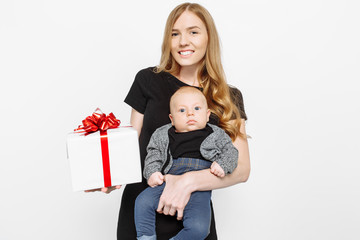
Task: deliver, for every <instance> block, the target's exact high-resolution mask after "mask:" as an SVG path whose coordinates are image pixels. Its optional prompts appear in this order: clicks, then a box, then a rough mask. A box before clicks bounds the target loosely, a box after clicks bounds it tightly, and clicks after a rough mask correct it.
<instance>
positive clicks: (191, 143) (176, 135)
mask: <svg viewBox="0 0 360 240" xmlns="http://www.w3.org/2000/svg"><path fill="white" fill-rule="evenodd" d="M212 132H214V131H213V130H212V128H211V127H210V126H209V125H206V126H205V128H202V129H198V130H195V131H190V132H175V127H171V128H170V129H169V147H170V153H171V156H172V157H173V159H176V158H179V157H186V158H197V159H203V160H206V159H205V158H204V157H203V156H202V155H201V152H200V146H201V143H202V142H203V141H204V140H205V138H206V137H207V136H209V135H210V134H211V133H212Z"/></svg>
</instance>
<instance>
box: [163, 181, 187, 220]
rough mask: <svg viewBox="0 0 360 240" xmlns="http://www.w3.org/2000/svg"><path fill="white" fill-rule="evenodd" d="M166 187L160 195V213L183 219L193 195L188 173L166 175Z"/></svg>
mask: <svg viewBox="0 0 360 240" xmlns="http://www.w3.org/2000/svg"><path fill="white" fill-rule="evenodd" d="M165 182H166V185H165V188H164V190H163V193H162V194H161V196H160V200H159V205H158V209H157V210H156V211H157V212H158V213H163V214H165V215H171V216H174V215H175V214H176V213H177V219H178V220H181V219H182V217H183V212H184V209H185V206H186V204H187V203H188V202H189V199H190V196H191V193H192V191H191V189H190V182H189V181H188V178H187V175H186V174H183V175H170V174H167V175H165Z"/></svg>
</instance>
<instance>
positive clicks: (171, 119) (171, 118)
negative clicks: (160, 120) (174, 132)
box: [169, 113, 174, 126]
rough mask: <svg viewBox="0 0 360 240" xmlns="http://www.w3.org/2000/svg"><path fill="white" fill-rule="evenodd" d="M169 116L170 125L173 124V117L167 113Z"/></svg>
mask: <svg viewBox="0 0 360 240" xmlns="http://www.w3.org/2000/svg"><path fill="white" fill-rule="evenodd" d="M169 118H170V121H171V125H173V126H174V120H173V117H172V116H171V113H170V114H169Z"/></svg>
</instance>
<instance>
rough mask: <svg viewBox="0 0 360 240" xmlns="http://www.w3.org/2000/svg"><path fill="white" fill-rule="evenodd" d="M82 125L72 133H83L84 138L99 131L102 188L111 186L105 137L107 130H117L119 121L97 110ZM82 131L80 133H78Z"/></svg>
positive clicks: (112, 115) (113, 116) (107, 146)
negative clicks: (102, 176) (102, 174)
mask: <svg viewBox="0 0 360 240" xmlns="http://www.w3.org/2000/svg"><path fill="white" fill-rule="evenodd" d="M82 123H83V125H82V126H81V125H80V126H79V127H78V128H77V129H75V130H74V131H77V132H85V136H86V135H88V134H90V133H93V132H96V131H98V130H100V143H101V155H102V162H103V173H104V187H110V186H111V175H110V158H109V144H108V137H107V129H110V128H117V127H118V126H120V120H118V119H116V117H115V115H114V114H113V113H110V114H109V115H107V116H106V115H105V114H104V113H103V112H102V111H101V110H100V109H99V108H97V109H96V110H95V112H94V113H93V114H92V115H91V116H88V117H86V118H85V119H84V120H83V121H82ZM79 130H82V131H79Z"/></svg>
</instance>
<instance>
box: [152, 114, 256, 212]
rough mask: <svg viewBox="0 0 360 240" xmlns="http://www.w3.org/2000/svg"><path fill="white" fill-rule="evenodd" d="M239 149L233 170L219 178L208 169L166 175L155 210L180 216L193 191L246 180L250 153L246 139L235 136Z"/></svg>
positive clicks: (243, 127)
mask: <svg viewBox="0 0 360 240" xmlns="http://www.w3.org/2000/svg"><path fill="white" fill-rule="evenodd" d="M240 132H241V133H243V134H244V135H245V136H246V130H245V120H242V124H241V127H240ZM233 144H234V146H235V147H236V148H237V149H238V151H239V158H238V165H237V167H236V168H235V170H234V171H233V172H232V173H231V174H229V175H227V176H225V177H223V178H219V177H216V176H215V175H213V174H212V173H210V170H209V169H205V170H201V171H192V172H187V173H185V174H183V175H179V176H175V175H169V174H168V175H166V176H165V181H166V186H165V189H164V191H163V193H162V195H161V197H160V201H159V205H158V209H157V211H158V212H160V213H163V214H165V215H175V213H176V212H177V217H178V219H181V218H182V215H183V210H184V208H185V206H186V204H187V202H188V201H189V198H190V195H191V193H192V192H195V191H207V190H214V189H219V188H224V187H228V186H232V185H234V184H237V183H241V182H246V181H247V180H248V178H249V175H250V155H249V147H248V142H247V139H243V138H241V137H237V138H236V139H235V141H234V142H233Z"/></svg>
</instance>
